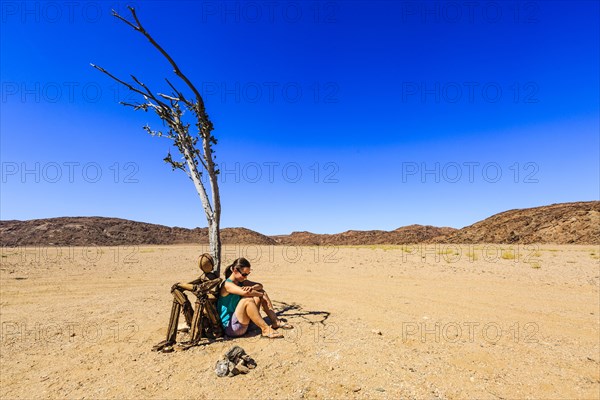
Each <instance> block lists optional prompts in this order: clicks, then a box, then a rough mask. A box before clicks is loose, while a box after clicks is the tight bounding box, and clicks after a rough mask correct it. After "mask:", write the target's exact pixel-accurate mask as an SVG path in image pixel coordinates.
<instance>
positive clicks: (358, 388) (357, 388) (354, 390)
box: [352, 386, 362, 393]
mask: <svg viewBox="0 0 600 400" xmlns="http://www.w3.org/2000/svg"><path fill="white" fill-rule="evenodd" d="M361 389H362V388H361V387H360V386H354V387H353V388H352V391H353V392H354V393H356V392H360V391H361Z"/></svg>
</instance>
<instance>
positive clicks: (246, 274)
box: [236, 268, 250, 278]
mask: <svg viewBox="0 0 600 400" xmlns="http://www.w3.org/2000/svg"><path fill="white" fill-rule="evenodd" d="M236 270H237V272H239V273H240V274H241V275H242V276H243V277H244V278H245V277H247V276H248V275H250V272H246V273H243V272H242V270H240V269H239V268H236Z"/></svg>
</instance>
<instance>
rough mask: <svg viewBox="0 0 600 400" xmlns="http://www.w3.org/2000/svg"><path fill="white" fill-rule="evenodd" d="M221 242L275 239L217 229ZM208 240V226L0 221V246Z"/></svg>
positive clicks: (112, 220)
mask: <svg viewBox="0 0 600 400" xmlns="http://www.w3.org/2000/svg"><path fill="white" fill-rule="evenodd" d="M221 241H222V242H223V243H224V244H230V243H239V244H266V245H269V244H275V243H276V242H275V240H273V239H271V238H270V237H268V236H265V235H262V234H260V233H258V232H254V231H251V230H249V229H246V228H225V229H222V230H221ZM182 243H208V228H195V229H186V228H177V227H175V228H171V227H168V226H163V225H155V224H148V223H144V222H136V221H129V220H126V219H119V218H103V217H61V218H48V219H32V220H28V221H0V245H2V246H35V245H56V246H65V245H72V246H89V245H96V246H117V245H133V244H137V245H140V244H182Z"/></svg>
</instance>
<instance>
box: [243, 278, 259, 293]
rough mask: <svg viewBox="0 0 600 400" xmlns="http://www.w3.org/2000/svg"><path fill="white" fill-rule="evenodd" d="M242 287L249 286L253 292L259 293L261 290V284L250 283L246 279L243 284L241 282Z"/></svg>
mask: <svg viewBox="0 0 600 400" xmlns="http://www.w3.org/2000/svg"><path fill="white" fill-rule="evenodd" d="M242 286H250V287H252V288H253V289H254V290H259V291H262V290H263V285H262V283H258V282H252V281H249V280H248V279H246V280H245V281H244V282H242Z"/></svg>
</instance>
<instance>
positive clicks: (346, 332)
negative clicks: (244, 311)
mask: <svg viewBox="0 0 600 400" xmlns="http://www.w3.org/2000/svg"><path fill="white" fill-rule="evenodd" d="M202 250H203V249H202V248H201V247H200V246H153V247H118V248H117V247H110V248H108V247H107V248H95V247H89V248H82V247H76V248H66V247H63V248H52V247H51V248H39V247H29V248H18V249H2V259H1V261H2V264H1V266H0V284H1V289H0V303H1V313H0V320H1V321H0V322H1V324H2V332H1V333H2V336H1V338H0V339H1V340H0V379H1V387H0V397H1V398H2V399H11V398H137V397H142V398H161V399H162V398H182V397H194V398H198V399H209V398H210V399H215V398H218V399H221V398H231V399H237V398H249V397H258V398H393V399H397V398H427V399H434V398H441V399H466V398H479V399H495V398H502V399H524V398H537V399H542V398H543V399H550V398H554V399H559V398H560V399H567V398H569V399H574V398H580V399H582V398H583V399H597V398H600V343H599V342H600V332H599V330H600V320H599V317H600V294H599V288H600V260H599V256H600V248H598V246H550V245H545V246H523V245H519V246H499V245H488V246H484V245H478V246H466V245H463V246H460V247H457V246H455V245H452V246H443V245H436V246H434V245H430V246H364V247H340V248H333V247H329V248H323V247H322V248H316V247H283V246H281V247H266V246H265V247H258V246H228V247H226V248H225V250H224V255H225V258H226V261H232V260H233V259H234V258H236V257H237V256H245V257H247V258H249V259H250V260H251V261H252V263H253V273H252V275H251V276H250V278H251V279H252V280H255V281H259V282H262V283H263V284H264V285H265V288H266V289H267V291H268V292H269V294H270V295H271V297H272V298H273V299H274V300H275V305H276V308H277V309H278V310H279V311H281V312H282V313H281V314H282V317H285V318H287V319H288V321H289V322H291V323H292V324H294V325H295V329H294V330H291V331H287V332H285V333H286V338H285V339H283V340H267V339H261V338H259V337H258V336H249V337H243V338H238V339H234V340H226V341H221V342H215V343H211V344H209V345H206V346H200V347H195V348H192V349H190V350H188V351H176V352H174V353H171V354H160V353H154V352H151V351H150V349H151V347H152V345H154V344H156V343H157V342H159V341H161V340H162V339H163V338H164V335H165V332H166V324H167V322H168V318H169V311H170V306H171V296H170V293H169V289H170V287H171V285H172V284H173V283H174V282H177V281H187V280H191V279H193V278H195V276H197V273H198V270H197V267H196V265H195V261H196V258H197V256H198V254H199V253H200V252H201V251H202ZM204 250H205V249H204ZM232 345H240V346H242V347H243V348H244V349H245V350H246V351H247V352H248V353H249V354H250V355H251V356H253V357H254V358H255V360H256V361H257V363H258V367H257V368H256V369H255V370H252V371H251V372H250V373H249V374H248V375H240V376H236V377H233V378H218V377H217V376H216V374H215V372H214V365H215V362H216V361H217V360H218V359H219V358H220V357H221V355H222V354H223V353H224V352H225V351H226V350H227V349H229V348H230V347H231V346H232Z"/></svg>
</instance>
